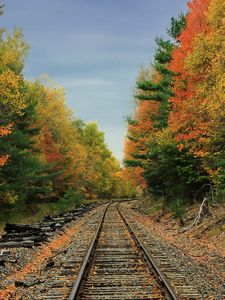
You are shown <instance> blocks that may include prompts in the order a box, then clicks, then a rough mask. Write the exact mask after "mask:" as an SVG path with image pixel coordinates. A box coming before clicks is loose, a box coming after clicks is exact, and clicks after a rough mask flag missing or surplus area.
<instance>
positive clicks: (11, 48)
mask: <svg viewBox="0 0 225 300" xmlns="http://www.w3.org/2000/svg"><path fill="white" fill-rule="evenodd" d="M4 32H5V30H4V29H1V32H0V206H5V205H21V204H26V205H29V204H30V203H34V202H35V201H46V200H48V199H51V200H55V201H56V200H58V199H61V200H60V201H62V199H67V198H68V197H69V199H70V200H71V197H72V196H71V195H73V194H74V195H77V194H80V195H81V196H82V197H88V198H94V197H114V196H117V197H119V196H121V197H123V196H128V195H130V190H131V188H130V186H129V184H128V183H127V182H125V180H123V179H122V178H121V177H119V175H118V174H119V172H120V170H121V167H120V165H119V162H118V161H117V160H116V159H115V158H114V156H113V155H112V153H111V152H110V150H109V149H108V147H107V145H106V143H105V140H104V134H103V133H102V132H101V131H99V129H98V127H97V125H96V124H95V123H87V124H85V123H84V122H83V121H81V120H79V119H76V118H75V117H74V116H73V113H72V112H71V111H70V110H69V109H68V108H67V107H66V104H65V102H66V100H65V94H64V90H63V88H60V87H58V86H56V85H54V84H50V83H48V84H44V83H43V82H42V81H40V80H39V81H38V80H37V81H36V82H29V81H27V80H25V79H24V76H23V66H24V60H25V56H26V53H27V51H28V46H27V45H26V43H25V42H24V39H23V35H22V33H21V31H20V30H18V29H16V30H15V31H14V32H13V33H12V34H8V35H7V36H6V37H5V34H4ZM63 195H65V197H64V196H63ZM68 195H69V196H68ZM76 198H77V196H76Z"/></svg>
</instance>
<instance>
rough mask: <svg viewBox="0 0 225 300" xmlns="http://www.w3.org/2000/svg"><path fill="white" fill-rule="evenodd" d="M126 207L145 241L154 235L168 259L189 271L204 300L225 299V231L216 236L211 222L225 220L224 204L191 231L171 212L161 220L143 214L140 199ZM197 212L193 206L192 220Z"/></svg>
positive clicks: (155, 241)
mask: <svg viewBox="0 0 225 300" xmlns="http://www.w3.org/2000/svg"><path fill="white" fill-rule="evenodd" d="M122 207H124V208H126V210H124V211H129V212H127V215H128V216H129V218H130V219H131V220H133V222H134V223H136V226H138V227H139V229H141V230H142V238H143V240H144V241H145V242H146V243H148V241H150V239H152V238H153V239H154V243H155V244H158V245H159V247H161V248H162V249H164V251H165V252H166V255H167V257H168V259H171V262H174V263H175V265H176V267H177V268H182V270H184V271H185V278H186V280H187V281H188V282H190V283H191V284H192V285H194V286H195V287H196V289H197V290H198V292H199V293H200V295H201V299H218V300H219V299H225V288H224V278H225V251H224V232H221V231H216V233H215V234H214V235H212V226H211V225H210V224H214V223H215V224H216V223H217V222H216V220H223V216H224V207H222V209H221V207H220V209H217V210H216V209H215V211H213V217H212V218H211V219H210V220H205V221H204V222H202V223H201V224H199V225H198V226H197V227H196V228H193V229H190V230H183V229H182V228H181V227H180V226H179V225H178V222H176V221H175V220H174V219H173V218H171V215H169V214H167V215H165V216H164V217H163V218H161V219H160V220H159V219H158V218H156V217H155V216H154V217H151V216H146V215H143V213H140V211H139V204H138V202H134V203H127V204H122ZM196 212H197V208H193V209H192V212H191V213H189V216H188V218H189V222H190V223H191V221H192V218H194V216H195V215H196ZM156 220H157V221H156ZM207 228H209V230H207ZM214 231H215V230H214ZM214 231H213V232H214ZM181 299H182V298H181Z"/></svg>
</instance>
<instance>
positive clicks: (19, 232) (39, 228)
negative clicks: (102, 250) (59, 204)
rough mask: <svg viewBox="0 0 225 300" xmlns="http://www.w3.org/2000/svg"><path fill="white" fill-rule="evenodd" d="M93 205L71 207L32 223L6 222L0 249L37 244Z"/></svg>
mask: <svg viewBox="0 0 225 300" xmlns="http://www.w3.org/2000/svg"><path fill="white" fill-rule="evenodd" d="M94 207H96V205H95V204H92V205H89V206H83V207H81V208H76V209H73V210H71V211H70V212H68V213H61V214H58V215H54V216H46V217H44V218H43V219H42V220H41V221H40V222H37V223H36V224H32V225H30V224H12V223H6V225H5V227H4V233H3V234H2V236H1V239H0V249H2V248H18V247H33V246H39V245H41V243H43V242H46V241H47V240H48V239H49V238H50V237H51V236H52V235H53V234H54V232H55V231H57V230H60V229H62V228H63V227H64V225H65V224H67V223H69V222H71V221H72V220H76V219H77V218H79V217H80V216H82V215H83V214H84V213H86V212H88V211H90V210H91V209H93V208H94Z"/></svg>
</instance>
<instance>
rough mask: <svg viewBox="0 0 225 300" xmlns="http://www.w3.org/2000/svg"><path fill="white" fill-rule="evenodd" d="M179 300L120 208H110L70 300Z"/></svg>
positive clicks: (84, 261) (90, 248) (89, 250)
mask: <svg viewBox="0 0 225 300" xmlns="http://www.w3.org/2000/svg"><path fill="white" fill-rule="evenodd" d="M81 299H82V300H85V299H88V300H103V299H104V300H108V299H111V300H112V299H113V300H123V299H124V300H125V299H127V300H128V299H145V300H147V299H173V300H176V299H178V297H177V295H176V293H175V291H174V290H173V288H172V286H171V285H170V283H169V282H168V281H167V279H166V278H165V277H164V275H163V274H162V272H161V271H160V270H159V268H158V266H157V265H156V263H155V261H154V259H153V258H152V257H150V256H149V254H148V252H147V251H146V249H145V247H144V245H143V244H142V243H141V241H140V240H139V239H138V238H137V236H136V235H135V232H134V231H133V230H132V229H131V227H130V226H129V224H128V222H127V221H126V219H125V217H124V215H123V214H122V212H121V211H120V208H119V206H118V204H111V205H108V206H107V208H106V210H105V212H104V214H103V216H102V219H101V221H100V223H99V226H98V229H97V231H96V234H95V236H94V238H93V240H92V242H91V244H90V246H89V249H88V251H87V254H86V256H85V258H84V260H83V263H82V266H81V268H80V272H79V274H78V277H77V279H76V282H75V284H74V286H73V288H72V291H71V294H70V296H69V300H81Z"/></svg>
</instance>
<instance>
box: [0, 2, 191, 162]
mask: <svg viewBox="0 0 225 300" xmlns="http://www.w3.org/2000/svg"><path fill="white" fill-rule="evenodd" d="M1 2H3V3H4V4H5V10H4V15H3V16H2V17H1V18H0V27H4V28H6V29H7V30H8V31H12V30H13V28H14V27H20V28H21V29H22V31H23V34H24V38H25V40H26V42H27V43H28V44H29V46H30V50H29V54H28V57H27V59H26V63H25V68H24V75H25V78H26V79H30V80H34V79H35V78H38V77H40V76H41V75H42V74H44V73H47V74H49V76H50V77H51V78H52V79H53V80H54V81H56V82H57V83H58V84H59V85H61V86H63V87H64V88H65V93H66V102H67V106H68V107H69V108H72V109H73V111H74V113H75V116H76V117H78V118H81V119H82V120H84V121H85V122H89V121H95V122H97V123H98V125H99V129H100V130H102V131H104V133H105V138H106V143H107V144H108V146H109V148H110V150H112V152H113V154H114V155H115V156H116V157H117V158H118V159H119V160H122V157H123V144H124V138H125V136H126V121H125V118H126V116H128V115H130V114H131V113H132V112H133V110H134V99H133V90H134V87H135V79H136V76H137V74H138V72H139V70H140V68H141V67H144V68H148V67H150V65H151V62H152V59H153V55H154V52H155V42H154V40H155V37H156V36H159V37H160V36H163V37H166V28H168V27H169V24H170V19H171V17H173V16H174V17H176V16H177V15H178V14H179V13H180V12H181V11H183V12H185V11H186V3H187V0H38V1H37V0H2V1H1Z"/></svg>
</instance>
